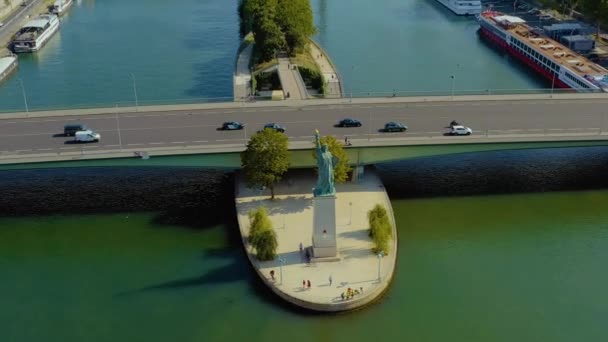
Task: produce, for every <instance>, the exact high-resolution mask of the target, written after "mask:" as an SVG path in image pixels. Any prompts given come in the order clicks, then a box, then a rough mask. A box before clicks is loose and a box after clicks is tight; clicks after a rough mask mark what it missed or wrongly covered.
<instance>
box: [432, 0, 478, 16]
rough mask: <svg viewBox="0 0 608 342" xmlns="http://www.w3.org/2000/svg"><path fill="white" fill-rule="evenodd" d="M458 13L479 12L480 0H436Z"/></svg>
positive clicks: (469, 13)
mask: <svg viewBox="0 0 608 342" xmlns="http://www.w3.org/2000/svg"><path fill="white" fill-rule="evenodd" d="M437 1H438V2H440V3H441V4H442V5H444V6H445V7H447V8H449V9H450V10H451V11H452V12H454V13H456V14H458V15H476V14H479V13H481V10H482V6H481V1H480V0H437Z"/></svg>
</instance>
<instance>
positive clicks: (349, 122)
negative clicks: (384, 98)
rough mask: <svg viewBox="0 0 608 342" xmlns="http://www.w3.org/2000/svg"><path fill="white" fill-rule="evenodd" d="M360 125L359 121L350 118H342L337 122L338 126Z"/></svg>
mask: <svg viewBox="0 0 608 342" xmlns="http://www.w3.org/2000/svg"><path fill="white" fill-rule="evenodd" d="M361 125H362V124H361V121H359V120H356V119H352V118H344V119H342V120H340V122H338V127H361Z"/></svg>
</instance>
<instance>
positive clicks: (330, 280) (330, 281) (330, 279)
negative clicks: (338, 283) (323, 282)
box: [329, 274, 333, 286]
mask: <svg viewBox="0 0 608 342" xmlns="http://www.w3.org/2000/svg"><path fill="white" fill-rule="evenodd" d="M332 281H333V279H332V278H331V274H330V275H329V286H331V283H332Z"/></svg>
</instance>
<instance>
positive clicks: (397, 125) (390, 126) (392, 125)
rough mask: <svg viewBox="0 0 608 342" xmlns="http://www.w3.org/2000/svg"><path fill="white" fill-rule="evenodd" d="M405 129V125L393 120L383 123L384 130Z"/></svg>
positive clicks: (396, 130) (397, 130)
mask: <svg viewBox="0 0 608 342" xmlns="http://www.w3.org/2000/svg"><path fill="white" fill-rule="evenodd" d="M406 130H407V126H406V125H404V124H401V123H399V122H395V121H391V122H387V123H386V124H385V125H384V131H385V132H405V131H406Z"/></svg>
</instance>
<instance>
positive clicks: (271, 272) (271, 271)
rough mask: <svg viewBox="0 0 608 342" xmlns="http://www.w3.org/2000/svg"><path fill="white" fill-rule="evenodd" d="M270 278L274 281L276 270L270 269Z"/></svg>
mask: <svg viewBox="0 0 608 342" xmlns="http://www.w3.org/2000/svg"><path fill="white" fill-rule="evenodd" d="M270 278H272V281H274V270H270Z"/></svg>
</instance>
